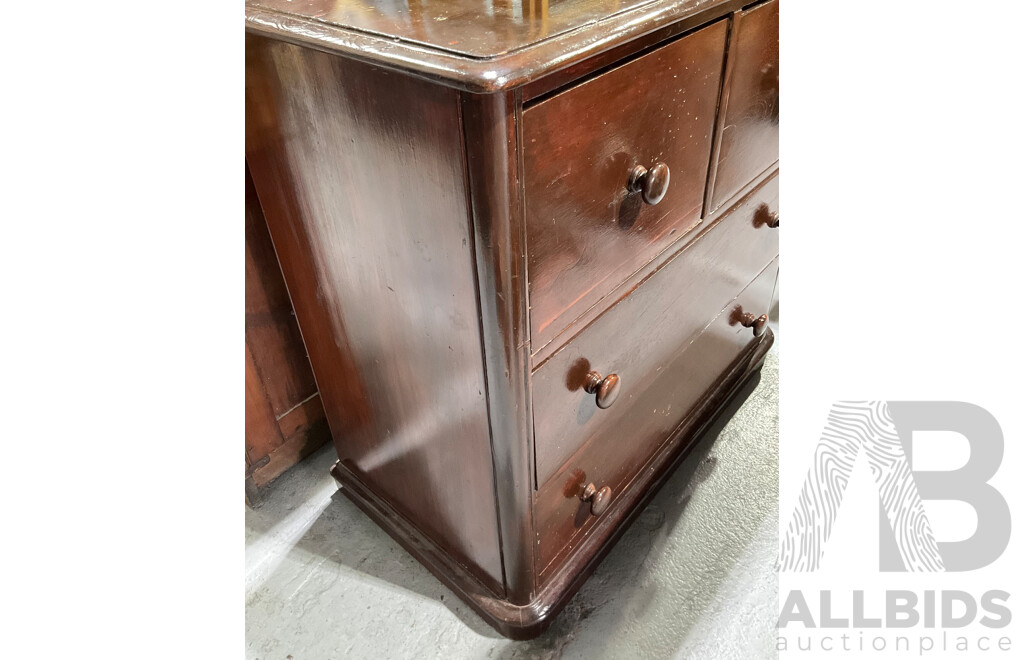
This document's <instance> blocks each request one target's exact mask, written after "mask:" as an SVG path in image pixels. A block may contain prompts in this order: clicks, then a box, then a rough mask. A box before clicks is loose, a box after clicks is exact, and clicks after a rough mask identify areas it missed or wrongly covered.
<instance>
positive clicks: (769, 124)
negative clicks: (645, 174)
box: [708, 0, 779, 211]
mask: <svg viewBox="0 0 1024 660" xmlns="http://www.w3.org/2000/svg"><path fill="white" fill-rule="evenodd" d="M733 23H734V25H733V29H732V36H731V38H730V41H729V62H728V69H727V73H726V80H725V86H724V89H723V91H722V108H721V111H720V113H719V117H720V123H719V133H720V134H719V138H718V142H717V144H716V147H715V150H716V158H715V165H714V166H713V170H712V176H711V179H710V185H709V188H708V200H709V203H708V209H709V210H710V211H713V210H714V209H717V208H718V207H720V206H721V205H722V204H724V203H726V202H728V201H729V200H730V199H731V198H732V197H733V196H734V195H735V194H736V193H737V192H738V191H739V190H740V188H742V187H743V186H744V185H745V184H746V183H747V182H748V181H750V180H751V179H753V178H754V177H756V176H757V175H758V174H760V173H761V172H764V171H765V170H767V169H768V168H769V167H771V166H772V165H773V164H774V163H776V162H777V161H778V160H779V0H769V2H766V3H764V4H761V5H757V6H755V7H753V8H751V9H747V10H746V11H743V12H739V13H737V14H736V16H735V17H734V19H733Z"/></svg>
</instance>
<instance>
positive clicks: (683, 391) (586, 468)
mask: <svg viewBox="0 0 1024 660" xmlns="http://www.w3.org/2000/svg"><path fill="white" fill-rule="evenodd" d="M684 254H685V253H684ZM677 260H678V259H677ZM777 270H778V267H777V262H775V261H774V260H773V261H772V263H770V264H769V265H767V266H766V267H765V269H764V270H763V271H762V272H761V273H760V274H759V275H758V277H757V278H755V279H754V281H753V282H752V283H751V284H750V285H749V286H747V287H746V288H745V289H744V291H743V292H742V293H741V294H740V296H739V300H740V301H742V302H741V303H740V304H742V305H743V307H744V308H745V309H757V310H759V311H760V310H763V311H764V312H767V310H768V306H769V304H770V302H771V297H772V290H773V288H774V286H775V275H776V272H777ZM661 275H664V276H666V277H670V276H671V275H673V273H672V272H671V271H669V270H668V269H665V271H662V272H660V273H659V275H658V276H655V278H652V282H653V281H654V280H657V279H658V277H659V276H661ZM674 282H675V281H670V282H662V284H671V283H674ZM642 293H643V290H642V288H641V290H638V291H637V292H636V293H635V294H634V295H633V296H631V297H630V298H629V299H627V301H626V303H622V304H628V303H629V302H630V301H632V300H633V299H635V298H636V297H637V296H639V295H642ZM731 307H732V306H731V305H726V307H725V308H724V309H722V310H721V311H720V313H719V314H718V315H717V317H715V318H714V320H713V321H712V322H711V324H710V325H709V326H708V327H707V328H706V329H705V330H704V331H703V332H701V333H700V334H699V335H698V336H697V337H696V338H695V339H694V340H693V341H692V343H689V342H685V343H684V344H683V345H682V346H681V347H680V348H679V349H678V350H677V351H676V352H675V354H674V355H673V354H672V352H671V351H665V352H664V354H663V355H664V357H663V359H662V360H661V362H660V365H659V366H658V367H656V368H654V369H651V373H652V379H651V381H650V383H649V386H647V387H644V388H640V387H637V388H635V389H634V390H633V391H632V392H631V394H630V395H626V396H631V401H630V404H631V406H630V408H628V410H629V411H630V412H631V414H630V415H628V416H619V417H618V418H616V419H608V420H602V422H601V427H600V430H599V431H597V432H594V433H593V434H592V436H591V437H590V438H589V441H588V442H587V443H586V444H585V445H584V446H582V447H581V448H580V449H579V451H577V452H576V453H575V454H574V455H573V456H572V457H570V458H569V460H568V461H567V462H566V463H565V465H564V466H563V467H562V469H561V470H559V471H558V472H556V473H555V474H554V475H553V476H552V478H551V479H550V480H549V481H548V483H547V484H545V485H544V486H542V487H541V489H540V491H538V493H537V497H536V511H535V513H534V518H535V519H536V521H537V543H538V552H537V572H538V574H540V576H541V579H542V580H543V579H545V577H546V576H547V574H548V573H550V571H551V570H552V569H553V568H554V567H556V566H557V562H555V563H552V562H553V561H554V560H555V559H556V558H557V557H559V556H560V555H561V557H562V558H564V557H565V554H566V552H568V550H570V549H571V548H572V547H573V546H576V545H578V544H579V543H580V542H581V538H580V537H582V536H583V535H585V534H586V533H587V531H588V530H589V529H590V527H591V526H592V525H593V524H594V522H595V520H596V519H595V516H594V513H593V511H592V510H591V507H590V504H589V503H588V502H585V501H581V499H580V498H579V497H576V496H571V497H567V496H566V483H567V482H568V483H569V484H574V483H576V482H578V481H579V480H580V479H581V476H582V479H583V480H585V481H588V482H592V483H594V484H597V485H598V487H603V488H609V489H610V491H611V497H612V498H613V500H614V498H615V497H616V496H617V494H619V493H621V492H623V491H624V490H625V489H626V487H627V484H628V483H629V482H630V481H631V480H633V479H634V478H637V476H638V475H641V472H642V469H643V467H644V466H645V465H646V463H647V462H648V459H650V458H651V456H652V455H653V454H654V453H655V451H656V450H657V449H658V448H659V447H660V446H661V445H662V444H663V443H664V442H665V441H666V440H667V439H668V438H671V437H673V436H674V435H675V432H676V430H677V429H678V428H679V427H680V426H681V425H682V424H684V423H685V422H686V420H687V419H688V418H689V417H690V414H691V412H692V411H693V409H694V408H695V406H696V405H697V404H698V402H699V401H700V399H701V398H702V397H703V396H705V395H707V393H708V392H709V391H712V390H713V389H715V385H716V382H717V380H718V379H719V378H720V377H721V374H722V373H724V372H726V371H727V368H728V366H729V365H730V364H731V363H733V362H734V361H735V360H736V359H737V357H738V356H740V355H742V354H743V353H744V352H745V350H746V349H748V347H749V345H750V344H751V342H759V341H760V339H759V338H755V337H754V336H752V334H751V332H750V331H749V330H747V329H745V328H743V327H742V326H737V325H734V324H731V323H730V320H731V318H730V310H731ZM541 396H542V395H541V394H540V393H538V401H539V400H540V397H541ZM599 414H600V413H599ZM537 439H538V442H540V441H542V436H541V435H540V431H539V430H538V435H537ZM627 439H628V440H627ZM640 478H641V479H642V478H643V477H642V476H641V477H640Z"/></svg>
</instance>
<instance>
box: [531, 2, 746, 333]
mask: <svg viewBox="0 0 1024 660" xmlns="http://www.w3.org/2000/svg"><path fill="white" fill-rule="evenodd" d="M725 34H726V25H725V23H724V22H720V23H717V24H715V25H712V26H709V27H707V28H704V29H702V30H699V31H697V32H695V33H693V34H691V35H688V36H686V37H684V38H682V39H679V40H677V41H674V42H673V43H671V44H669V45H668V46H666V47H664V48H662V49H659V50H655V51H653V52H651V53H649V54H647V55H644V56H643V57H641V58H639V59H636V60H633V61H631V62H629V63H628V64H626V65H624V66H622V67H619V68H616V69H613V70H611V71H609V72H607V73H604V74H602V75H600V76H598V77H596V78H592V79H590V80H588V81H586V82H584V83H583V84H581V85H579V86H577V87H574V88H572V89H570V90H568V91H566V92H562V93H561V94H558V95H556V96H553V97H551V98H548V99H546V100H544V101H542V102H540V103H538V104H537V105H534V106H531V107H529V108H527V109H526V110H525V112H524V113H523V141H524V142H523V153H524V176H525V194H526V222H527V243H528V255H529V274H530V319H531V322H530V324H531V342H532V346H533V351H534V352H536V351H537V350H539V349H541V348H542V347H544V346H545V345H546V344H547V343H549V342H551V341H553V340H555V338H556V337H557V336H558V335H559V333H561V332H562V331H563V330H565V328H566V327H567V326H568V325H569V324H570V322H571V321H572V320H574V319H575V318H577V317H578V316H580V315H581V314H582V313H583V312H585V311H586V310H587V309H588V308H590V307H592V306H593V305H595V304H597V303H598V302H599V301H600V300H601V299H602V298H603V297H604V296H606V295H607V294H608V293H609V292H611V291H612V290H613V289H615V288H616V287H617V286H618V285H619V284H621V283H622V282H623V281H625V280H626V279H627V278H628V277H629V276H630V275H631V274H632V273H634V272H636V271H637V270H638V269H639V268H641V267H642V266H643V265H644V264H646V263H648V262H649V261H650V260H651V259H653V258H654V257H655V256H656V255H657V254H658V253H659V252H661V251H663V250H664V249H666V248H667V247H668V246H669V245H671V244H672V243H673V242H675V241H677V240H678V239H679V238H680V237H682V236H683V235H684V234H686V232H688V231H690V230H692V229H693V228H694V227H696V226H697V225H698V224H699V223H700V217H701V207H702V203H703V198H704V184H705V181H706V178H707V168H708V159H709V155H710V149H711V136H712V132H713V128H714V115H715V109H716V107H717V103H718V91H719V83H720V76H721V71H722V61H723V52H724V48H725ZM656 163H664V164H666V165H667V166H668V168H670V169H671V181H670V183H669V185H668V191H667V193H666V195H665V197H664V199H662V200H660V203H658V204H657V205H650V204H645V203H644V202H643V201H642V200H641V195H640V194H639V193H632V192H630V190H629V185H630V173H631V172H632V170H633V168H635V167H636V166H638V165H640V166H644V167H647V168H651V167H654V166H655V164H656Z"/></svg>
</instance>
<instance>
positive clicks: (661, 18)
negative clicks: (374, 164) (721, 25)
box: [246, 0, 742, 92]
mask: <svg viewBox="0 0 1024 660" xmlns="http://www.w3.org/2000/svg"><path fill="white" fill-rule="evenodd" d="M741 4H742V3H740V2H736V1H735V0H434V1H422V0H247V2H246V27H247V29H248V30H249V31H250V32H254V33H257V34H263V35H264V36H271V37H275V38H279V39H283V40H286V41H291V42H293V43H299V44H302V45H306V46H311V47H314V48H318V49H320V50H326V51H330V52H337V53H341V54H346V55H350V56H355V57H358V58H360V59H364V60H367V61H370V62H375V63H379V64H382V65H385V66H389V67H391V68H397V69H402V70H407V71H409V72H411V73H414V74H418V75H421V76H427V77H430V78H434V79H437V80H438V81H439V82H442V83H445V84H449V85H451V86H454V87H460V88H463V89H467V90H469V91H477V92H488V91H496V90H499V89H506V88H510V87H515V86H517V85H519V84H522V83H525V82H528V81H530V80H532V79H535V78H537V77H540V76H542V75H545V74H546V73H549V72H552V71H555V70H558V69H560V68H563V67H565V66H568V65H569V64H572V63H573V62H575V61H578V60H580V59H583V58H584V57H586V56H588V55H590V54H594V53H598V52H601V51H603V50H606V49H608V48H611V47H613V46H615V45H617V44H619V43H622V42H624V41H626V40H628V39H630V38H632V37H635V36H639V35H642V34H645V33H647V32H649V31H651V30H654V29H657V28H658V27H662V26H665V25H669V24H671V23H674V22H677V21H680V20H682V19H685V18H688V17H692V18H706V19H707V20H711V19H713V18H716V17H717V16H718V15H721V14H723V13H725V12H726V11H728V10H730V9H732V8H738V7H739V6H741ZM733 5H736V7H733Z"/></svg>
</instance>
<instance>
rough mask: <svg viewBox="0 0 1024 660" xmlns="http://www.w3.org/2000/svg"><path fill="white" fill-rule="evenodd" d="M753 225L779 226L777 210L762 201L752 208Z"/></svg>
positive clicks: (774, 227)
mask: <svg viewBox="0 0 1024 660" xmlns="http://www.w3.org/2000/svg"><path fill="white" fill-rule="evenodd" d="M754 226H755V227H771V228H772V229H778V228H779V212H778V211H773V210H771V208H769V207H768V205H767V204H764V203H762V204H761V205H760V206H758V207H757V208H756V209H755V210H754Z"/></svg>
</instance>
